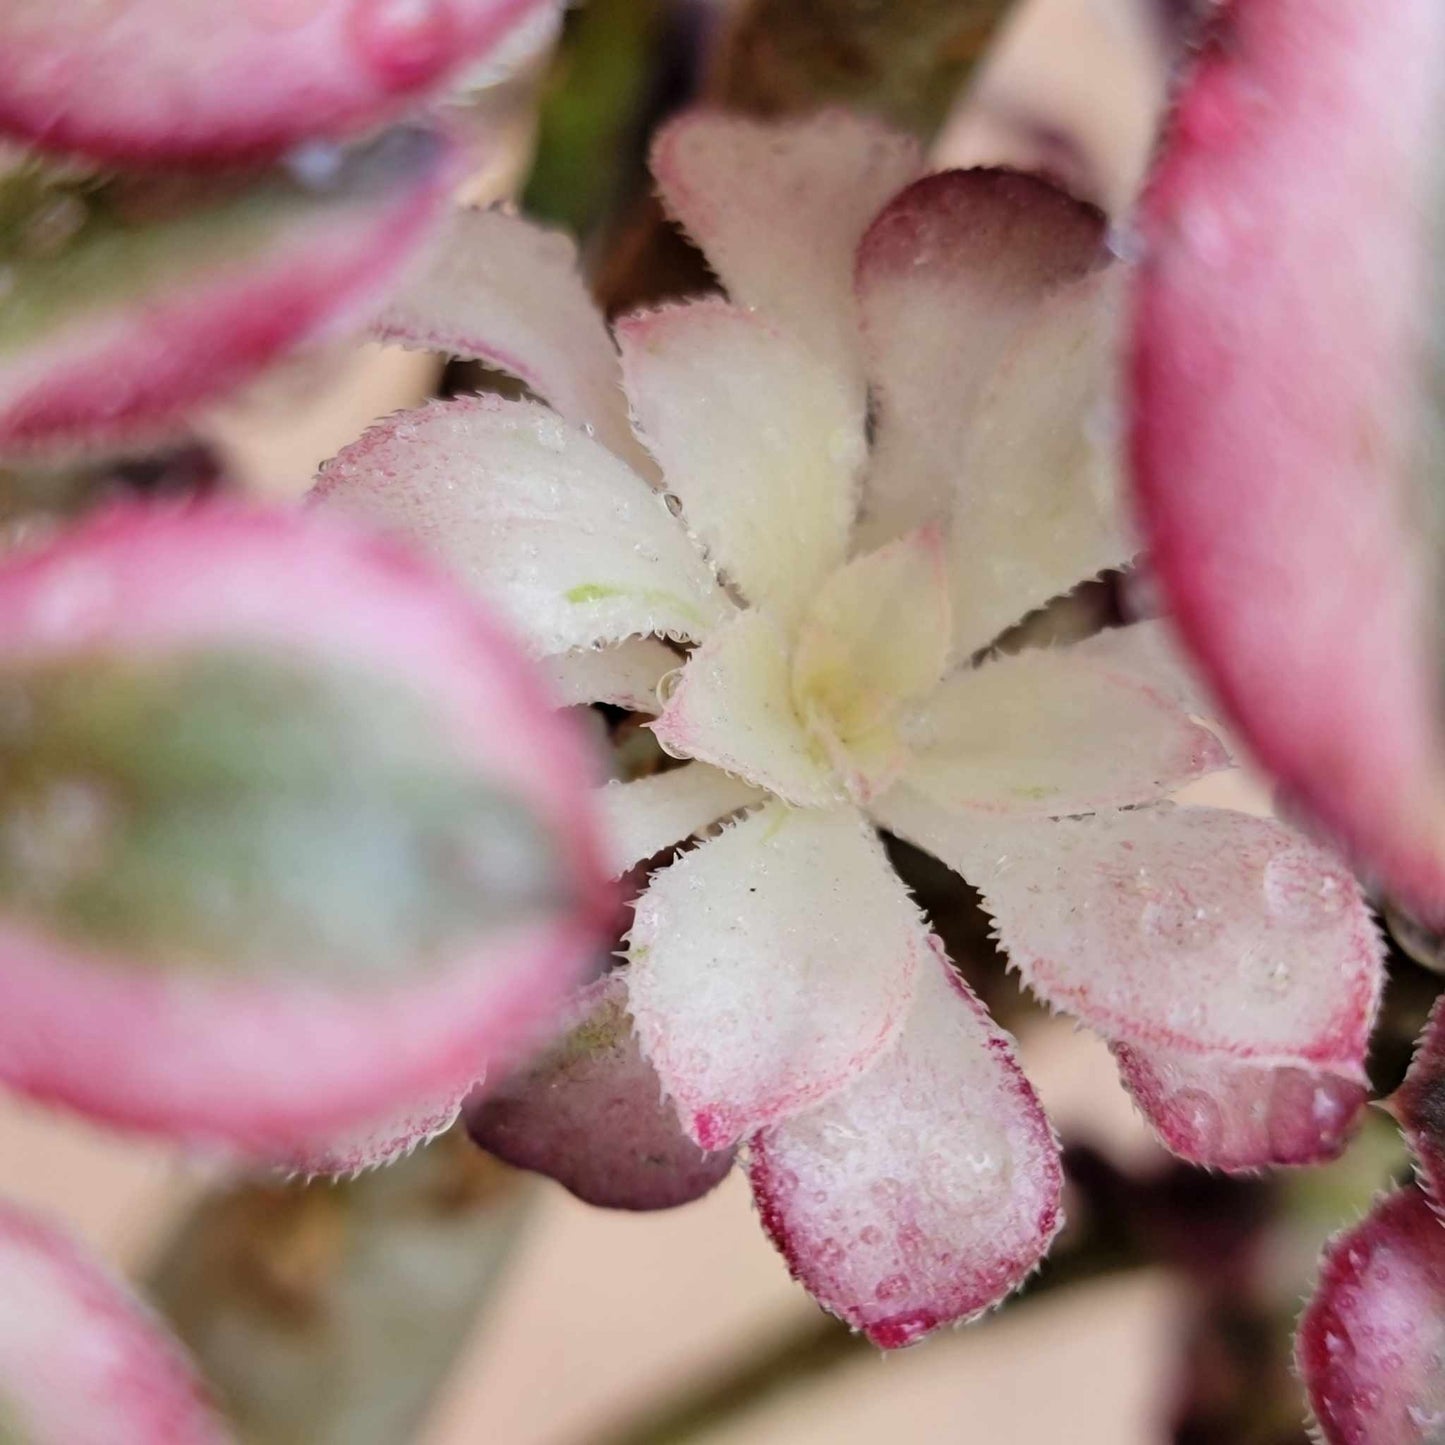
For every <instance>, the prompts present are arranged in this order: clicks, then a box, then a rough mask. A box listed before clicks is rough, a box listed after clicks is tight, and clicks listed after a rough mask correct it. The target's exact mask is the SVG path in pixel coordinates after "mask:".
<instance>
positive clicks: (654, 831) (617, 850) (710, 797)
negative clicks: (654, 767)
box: [600, 763, 767, 875]
mask: <svg viewBox="0 0 1445 1445" xmlns="http://www.w3.org/2000/svg"><path fill="white" fill-rule="evenodd" d="M766 801H767V794H766V793H764V792H762V791H761V790H759V789H758V788H755V787H753V786H752V784H750V783H745V782H743V781H742V779H741V778H734V777H731V776H730V775H729V774H727V773H724V772H722V771H720V770H719V769H717V768H710V767H709V766H708V765H707V764H706V763H689V764H688V765H687V766H686V767H683V768H673V769H672V770H671V771H669V772H666V773H658V774H656V775H655V776H653V777H650V778H637V779H635V780H634V781H632V782H630V783H619V782H612V783H608V784H607V786H606V787H605V788H603V789H602V792H601V794H600V803H601V812H602V834H603V837H604V839H605V840H606V847H607V856H608V859H609V862H610V864H611V868H612V872H613V874H614V875H617V874H620V873H625V872H626V871H627V870H628V869H629V868H631V867H633V866H634V865H635V864H638V863H642V862H644V861H645V860H646V859H648V858H651V857H652V856H653V855H654V854H656V853H660V852H661V851H662V850H663V849H664V848H669V847H671V846H672V845H673V844H674V843H681V842H683V841H684V840H686V839H687V838H690V837H691V836H692V835H693V834H694V833H700V832H702V830H703V829H704V828H706V827H709V826H710V825H711V824H713V823H716V822H717V821H718V820H719V819H720V818H726V817H727V816H728V815H729V814H730V813H736V812H737V811H738V810H739V809H740V808H750V807H754V806H756V805H757V804H759V803H763V802H766Z"/></svg>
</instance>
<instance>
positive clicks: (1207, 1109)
mask: <svg viewBox="0 0 1445 1445" xmlns="http://www.w3.org/2000/svg"><path fill="white" fill-rule="evenodd" d="M1169 1110H1170V1112H1171V1113H1172V1114H1173V1115H1174V1116H1175V1118H1176V1119H1177V1120H1178V1129H1179V1134H1180V1144H1181V1146H1182V1147H1183V1148H1184V1149H1185V1150H1187V1151H1188V1152H1189V1153H1191V1154H1199V1155H1206V1156H1207V1155H1210V1154H1212V1153H1213V1152H1214V1151H1215V1149H1216V1148H1217V1147H1218V1145H1219V1143H1220V1140H1221V1139H1222V1138H1223V1136H1224V1115H1223V1113H1221V1111H1220V1108H1219V1105H1218V1104H1217V1103H1216V1102H1215V1101H1214V1099H1212V1098H1211V1097H1210V1096H1209V1095H1208V1094H1206V1093H1205V1092H1204V1090H1203V1089H1181V1090H1180V1091H1179V1092H1178V1093H1177V1094H1175V1095H1174V1097H1173V1098H1172V1099H1170V1101H1169Z"/></svg>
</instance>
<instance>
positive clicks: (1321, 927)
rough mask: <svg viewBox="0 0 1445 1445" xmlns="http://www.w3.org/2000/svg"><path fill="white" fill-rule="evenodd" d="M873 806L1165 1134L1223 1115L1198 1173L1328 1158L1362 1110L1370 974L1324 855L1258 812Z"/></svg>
mask: <svg viewBox="0 0 1445 1445" xmlns="http://www.w3.org/2000/svg"><path fill="white" fill-rule="evenodd" d="M876 812H877V816H878V817H879V819H880V821H881V822H883V823H884V824H885V825H886V826H888V827H890V828H892V829H893V830H894V831H895V832H897V833H899V834H900V835H901V836H903V837H905V838H907V839H908V840H909V841H910V842H913V843H915V844H917V845H918V846H920V847H923V848H926V849H927V850H928V851H930V852H932V853H933V854H934V855H935V856H936V857H938V858H940V859H941V860H942V861H943V862H945V863H947V864H948V865H949V866H950V867H952V868H955V869H957V870H958V871H959V872H960V873H962V874H963V875H964V877H966V878H967V879H968V880H969V881H970V882H971V883H973V884H974V885H975V886H976V887H977V888H978V889H979V890H980V891H981V892H982V894H983V897H984V903H985V906H986V907H987V909H988V911H989V912H990V913H991V914H992V915H993V918H994V920H995V925H996V928H997V933H998V938H999V941H1000V943H1001V944H1002V946H1003V948H1004V949H1005V950H1006V952H1007V953H1008V956H1009V959H1010V962H1011V963H1012V965H1013V966H1014V967H1016V968H1017V969H1018V970H1019V972H1020V973H1021V974H1022V975H1023V977H1024V980H1025V981H1026V982H1027V983H1028V985H1029V987H1030V988H1032V989H1033V990H1034V992H1036V993H1037V994H1038V995H1039V996H1040V997H1041V998H1043V999H1044V1000H1045V1001H1046V1002H1048V1003H1049V1004H1051V1005H1053V1006H1054V1007H1056V1008H1059V1009H1062V1010H1064V1011H1066V1012H1068V1013H1071V1014H1073V1015H1074V1016H1075V1017H1077V1018H1079V1019H1080V1020H1082V1021H1083V1022H1084V1023H1086V1024H1088V1025H1089V1026H1090V1027H1091V1028H1093V1029H1095V1030H1097V1031H1098V1032H1099V1033H1100V1034H1102V1035H1103V1036H1104V1037H1105V1038H1106V1039H1108V1040H1109V1041H1110V1042H1111V1043H1113V1044H1115V1045H1124V1046H1125V1052H1123V1053H1122V1054H1121V1058H1122V1060H1123V1062H1124V1064H1125V1069H1126V1075H1127V1076H1128V1077H1129V1079H1130V1081H1131V1082H1133V1083H1135V1084H1136V1086H1137V1090H1138V1094H1139V1097H1140V1100H1141V1103H1143V1104H1144V1105H1145V1107H1146V1112H1147V1113H1148V1115H1149V1117H1150V1119H1151V1121H1153V1122H1155V1123H1156V1124H1157V1125H1158V1126H1159V1128H1160V1130H1161V1132H1162V1133H1163V1134H1164V1135H1165V1138H1166V1141H1172V1137H1174V1136H1177V1137H1178V1138H1180V1139H1181V1140H1185V1139H1186V1136H1187V1135H1188V1131H1187V1129H1186V1127H1185V1126H1184V1125H1183V1124H1182V1123H1180V1122H1179V1121H1180V1120H1181V1119H1182V1118H1185V1117H1187V1115H1188V1113H1189V1110H1190V1109H1191V1108H1192V1106H1193V1102H1194V1100H1195V1099H1196V1098H1197V1096H1198V1093H1199V1091H1200V1090H1201V1089H1203V1090H1206V1091H1213V1097H1214V1099H1215V1102H1216V1103H1217V1104H1218V1105H1219V1107H1220V1110H1221V1112H1222V1113H1223V1114H1225V1116H1226V1117H1223V1118H1222V1119H1221V1121H1220V1124H1219V1127H1218V1128H1212V1127H1211V1129H1208V1130H1196V1131H1195V1135H1194V1136H1188V1137H1189V1140H1190V1141H1191V1142H1190V1143H1189V1150H1188V1152H1189V1153H1190V1157H1194V1158H1197V1159H1198V1160H1199V1161H1200V1162H1203V1163H1209V1164H1215V1165H1218V1166H1220V1167H1228V1168H1245V1167H1252V1166H1257V1165H1263V1164H1267V1163H1271V1162H1278V1161H1277V1156H1278V1155H1280V1154H1281V1153H1284V1154H1288V1155H1289V1156H1290V1160H1291V1162H1301V1159H1302V1158H1303V1157H1306V1156H1308V1157H1329V1156H1330V1155H1332V1154H1334V1153H1337V1152H1338V1148H1339V1144H1340V1140H1341V1138H1342V1137H1343V1135H1344V1134H1346V1133H1347V1132H1348V1130H1349V1127H1350V1126H1351V1124H1352V1123H1353V1120H1354V1116H1355V1115H1356V1114H1357V1113H1358V1109H1359V1106H1360V1105H1361V1104H1362V1103H1363V1099H1364V1095H1363V1091H1362V1088H1361V1086H1362V1085H1363V1084H1364V1082H1365V1074H1364V1058H1365V1052H1366V1048H1367V1046H1368V1042H1369V1032H1370V1025H1371V1023H1372V1022H1373V1019H1374V1014H1375V1009H1376V1006H1377V1004H1378V1000H1379V993H1380V987H1381V983H1382V979H1383V966H1382V957H1381V954H1382V950H1381V944H1380V940H1379V937H1378V933H1377V931H1376V929H1375V926H1374V924H1373V922H1372V921H1371V918H1370V915H1369V912H1368V910H1367V908H1366V906H1365V903H1364V900H1363V898H1362V897H1361V896H1360V892H1359V889H1358V887H1357V885H1356V884H1355V881H1354V879H1353V878H1352V877H1351V876H1350V874H1349V872H1348V871H1347V870H1346V869H1345V868H1344V867H1343V866H1342V865H1341V864H1340V863H1339V861H1338V860H1337V859H1335V858H1334V857H1332V856H1331V855H1330V854H1328V853H1326V852H1325V851H1324V850H1322V849H1320V848H1318V847H1316V846H1315V845H1314V844H1312V843H1309V842H1307V841H1306V840H1305V839H1304V838H1302V837H1300V836H1299V835H1298V834H1297V833H1294V832H1293V831H1291V830H1290V829H1288V828H1286V827H1284V826H1283V825H1282V824H1280V823H1277V822H1275V821H1274V820H1272V819H1265V818H1255V817H1250V816H1248V815H1246V814H1243V813H1234V812H1228V811H1225V810H1222V809H1215V808H1173V807H1169V806H1167V805H1166V806H1162V807H1153V808H1140V809H1134V810H1129V811H1124V812H1116V813H1102V814H1099V815H1097V816H1095V817H1092V818H1074V819H1058V820H1052V821H1050V820H1039V821H1033V822H1024V821H1016V822H1004V821H1003V820H988V819H982V818H977V817H974V818H970V817H966V816H964V815H960V814H952V815H950V814H949V813H947V812H945V811H944V810H943V809H941V808H939V807H938V806H937V805H935V804H933V803H930V802H925V801H924V800H923V799H922V798H921V797H919V796H917V795H912V794H909V793H905V792H903V791H902V790H896V791H895V793H894V794H891V795H890V796H889V797H888V798H886V799H884V800H883V801H882V803H881V804H880V805H879V806H878V808H877V809H876ZM1251 1070H1253V1071H1255V1072H1250V1071H1251ZM1176 1091H1177V1094H1178V1095H1180V1096H1181V1097H1175V1092H1176ZM1316 1106H1318V1107H1317V1109H1316ZM1310 1110H1316V1112H1315V1113H1314V1114H1313V1115H1310V1113H1309V1111H1310ZM1276 1116H1277V1124H1278V1127H1277V1130H1274V1132H1272V1127H1271V1126H1272V1125H1273V1124H1274V1123H1275V1122H1276ZM1309 1117H1313V1118H1314V1120H1315V1123H1316V1124H1317V1126H1318V1129H1317V1132H1316V1133H1315V1135H1314V1136H1313V1138H1314V1142H1313V1144H1312V1145H1311V1144H1310V1143H1309V1142H1308V1138H1307V1136H1308V1118H1309ZM1286 1135H1288V1136H1289V1137H1288V1139H1286ZM1276 1136H1277V1137H1276ZM1211 1141H1212V1142H1213V1143H1214V1145H1215V1146H1216V1147H1217V1148H1218V1149H1219V1150H1220V1151H1221V1152H1220V1153H1219V1154H1218V1155H1209V1154H1208V1153H1207V1152H1206V1148H1205V1146H1206V1144H1208V1143H1210V1142H1211ZM1251 1141H1252V1145H1253V1147H1254V1148H1255V1149H1256V1150H1257V1153H1255V1154H1251V1153H1250V1152H1249V1148H1250V1146H1251ZM1311 1150H1313V1153H1311Z"/></svg>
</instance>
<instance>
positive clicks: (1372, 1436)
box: [1295, 1189, 1445, 1445]
mask: <svg viewBox="0 0 1445 1445" xmlns="http://www.w3.org/2000/svg"><path fill="white" fill-rule="evenodd" d="M1442 1355H1445V1226H1442V1224H1441V1222H1440V1218H1439V1216H1438V1215H1437V1214H1436V1213H1435V1210H1434V1208H1433V1207H1432V1206H1431V1204H1430V1202H1429V1201H1428V1200H1427V1199H1426V1198H1425V1196H1424V1195H1423V1194H1422V1193H1421V1192H1420V1191H1419V1190H1418V1189H1401V1190H1397V1191H1396V1192H1395V1193H1393V1194H1387V1195H1386V1196H1385V1197H1384V1198H1383V1199H1381V1200H1379V1201H1378V1202H1377V1203H1376V1204H1375V1206H1374V1208H1373V1209H1372V1210H1371V1211H1370V1213H1369V1214H1368V1215H1367V1216H1366V1217H1365V1219H1364V1220H1362V1221H1361V1222H1360V1223H1359V1224H1357V1225H1355V1226H1354V1227H1353V1228H1352V1229H1347V1230H1345V1232H1344V1233H1343V1234H1338V1235H1336V1236H1335V1238H1334V1239H1332V1240H1331V1241H1330V1242H1329V1244H1328V1245H1326V1246H1325V1253H1324V1258H1323V1260H1322V1261H1321V1264H1320V1279H1319V1283H1318V1285H1317V1286H1316V1287H1315V1292H1314V1295H1313V1297H1312V1298H1311V1300H1310V1302H1309V1304H1308V1306H1307V1307H1306V1309H1305V1312H1304V1315H1303V1316H1302V1317H1301V1319H1300V1325H1299V1333H1298V1335H1297V1336H1296V1338H1295V1359H1296V1362H1297V1364H1298V1367H1299V1372H1300V1377H1301V1378H1302V1379H1303V1380H1304V1383H1305V1388H1306V1390H1307V1391H1308V1392H1309V1401H1310V1409H1311V1410H1312V1412H1313V1413H1314V1417H1315V1421H1316V1423H1317V1425H1318V1426H1319V1430H1320V1435H1321V1438H1322V1440H1323V1441H1324V1442H1325V1445H1438V1441H1439V1440H1440V1439H1441V1432H1442V1430H1445V1369H1442V1368H1441V1357H1442Z"/></svg>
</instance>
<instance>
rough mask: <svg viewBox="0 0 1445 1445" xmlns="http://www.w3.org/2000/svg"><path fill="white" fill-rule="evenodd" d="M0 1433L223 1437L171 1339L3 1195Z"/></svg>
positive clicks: (20, 1443) (87, 1261)
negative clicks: (4, 1201) (6, 1201)
mask: <svg viewBox="0 0 1445 1445" xmlns="http://www.w3.org/2000/svg"><path fill="white" fill-rule="evenodd" d="M0 1279H3V1280H4V1281H5V1287H4V1289H0V1439H3V1440H4V1441H5V1442H6V1445H12V1442H13V1445H225V1442H226V1441H227V1440H229V1438H230V1436H229V1434H228V1433H227V1431H226V1430H225V1429H223V1428H222V1425H221V1422H220V1420H219V1418H218V1417H217V1416H216V1414H215V1413H214V1412H213V1411H212V1409H211V1407H210V1404H209V1403H208V1402H207V1400H206V1398H205V1394H204V1391H203V1389H202V1386H201V1384H200V1381H199V1380H198V1379H197V1378H196V1376H195V1373H194V1371H193V1370H192V1368H191V1365H190V1362H189V1361H188V1360H187V1359H186V1358H185V1356H184V1354H183V1352H182V1350H181V1347H180V1345H179V1343H178V1342H176V1341H175V1340H173V1339H172V1338H171V1337H170V1335H168V1334H167V1333H166V1332H165V1330H164V1329H163V1327H162V1326H161V1324H160V1322H159V1321H158V1320H156V1319H155V1318H153V1317H152V1315H151V1314H150V1312H149V1311H148V1310H147V1309H146V1308H145V1307H144V1306H143V1305H142V1304H141V1302H140V1301H139V1300H138V1299H136V1298H134V1297H133V1296H132V1295H131V1294H130V1292H129V1291H128V1290H127V1289H126V1288H125V1287H124V1286H123V1285H122V1284H121V1283H120V1281H119V1280H117V1279H114V1278H112V1276H111V1275H110V1273H109V1271H108V1270H106V1269H105V1268H104V1267H103V1266H102V1265H101V1264H99V1263H98V1262H97V1261H95V1260H93V1259H91V1258H90V1257H89V1255H87V1254H86V1253H84V1252H83V1251H82V1250H81V1249H79V1248H78V1247H77V1246H76V1245H75V1244H74V1243H73V1242H72V1241H71V1240H70V1239H69V1238H67V1237H66V1236H65V1235H63V1234H62V1233H61V1232H60V1231H59V1230H57V1229H56V1228H54V1227H53V1226H52V1225H50V1224H48V1223H44V1222H42V1221H41V1220H38V1219H35V1218H33V1217H31V1216H30V1215H28V1214H24V1213H22V1212H21V1211H20V1210H19V1209H17V1208H15V1207H14V1206H13V1205H8V1204H5V1205H0Z"/></svg>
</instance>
